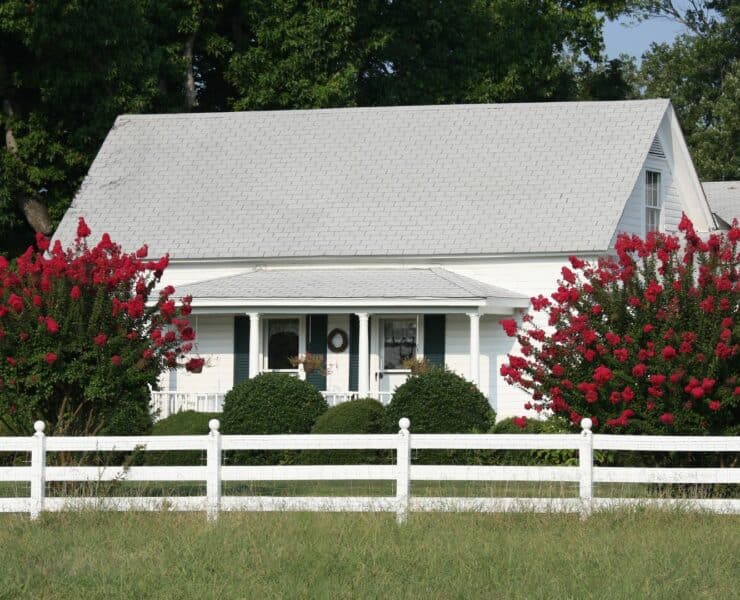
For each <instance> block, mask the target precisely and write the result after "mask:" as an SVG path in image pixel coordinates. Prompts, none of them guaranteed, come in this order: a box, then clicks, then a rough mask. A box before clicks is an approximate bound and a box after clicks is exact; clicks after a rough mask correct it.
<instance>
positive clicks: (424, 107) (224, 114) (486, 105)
mask: <svg viewBox="0 0 740 600" xmlns="http://www.w3.org/2000/svg"><path fill="white" fill-rule="evenodd" d="M669 102H670V100H669V99H667V98H638V99H634V100H558V101H553V102H480V103H460V104H401V105H394V106H343V107H332V108H290V109H284V110H274V109H273V110H233V111H218V112H180V113H123V114H120V115H118V117H117V118H116V122H118V120H119V119H120V120H131V119H137V120H138V119H223V118H230V117H246V116H252V115H306V114H331V113H340V112H386V111H387V112H390V111H410V112H413V111H443V110H470V109H476V108H477V109H498V110H501V109H508V108H525V107H526V108H531V107H540V106H542V107H544V106H547V107H553V106H573V105H581V106H583V105H596V106H607V105H611V106H613V105H623V106H630V105H632V106H634V105H638V104H660V103H664V104H667V103H669Z"/></svg>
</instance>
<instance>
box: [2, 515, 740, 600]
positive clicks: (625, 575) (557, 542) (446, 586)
mask: <svg viewBox="0 0 740 600" xmlns="http://www.w3.org/2000/svg"><path fill="white" fill-rule="evenodd" d="M0 554H1V555H2V560H0V582H2V584H1V585H2V587H1V588H0V597H2V598H31V597H33V598H48V599H51V598H198V599H200V598H527V599H530V598H599V599H601V598H615V599H618V598H629V599H630V600H633V599H638V598H670V599H671V600H673V599H677V598H722V599H732V598H740V592H739V591H738V590H739V587H738V576H739V574H740V517H737V516H712V515H707V514H699V513H692V514H689V513H681V512H675V511H674V512H653V511H642V512H641V511H638V512H613V513H603V514H597V515H594V516H593V517H592V518H590V519H589V520H587V521H585V522H583V521H581V520H579V518H578V517H577V516H568V515H483V514H412V515H411V516H410V519H409V522H408V523H407V525H405V526H402V527H398V526H397V525H396V524H395V522H394V517H393V516H392V515H386V514H317V513H313V514H312V513H282V514H275V513H267V514H257V513H232V514H223V515H222V516H221V518H220V520H219V521H218V523H217V524H215V525H208V524H207V523H206V522H205V518H204V516H203V514H173V513H167V514H165V513H161V514H160V513H155V514H139V513H94V512H81V513H64V514H46V515H44V516H43V517H42V518H41V519H40V521H38V522H30V521H29V520H28V519H26V518H24V517H20V516H16V515H2V516H0Z"/></svg>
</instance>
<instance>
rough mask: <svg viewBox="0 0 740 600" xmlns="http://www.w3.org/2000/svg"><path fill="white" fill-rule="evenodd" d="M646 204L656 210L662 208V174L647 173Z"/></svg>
mask: <svg viewBox="0 0 740 600" xmlns="http://www.w3.org/2000/svg"><path fill="white" fill-rule="evenodd" d="M645 204H646V205H647V206H651V207H654V208H658V207H659V206H660V173H657V172H655V171H646V172H645Z"/></svg>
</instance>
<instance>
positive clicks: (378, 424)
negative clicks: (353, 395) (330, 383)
mask: <svg viewBox="0 0 740 600" xmlns="http://www.w3.org/2000/svg"><path fill="white" fill-rule="evenodd" d="M384 419H385V409H384V408H383V405H382V404H381V403H380V402H378V401H377V400H375V399H373V398H360V399H358V400H350V401H349V402H342V403H341V404H337V405H336V406H332V407H331V408H330V409H329V410H327V411H326V412H325V413H324V414H323V415H321V416H320V417H319V418H318V419H317V420H316V424H315V425H314V426H313V428H312V430H311V433H382V432H383V429H384V427H385V420H384Z"/></svg>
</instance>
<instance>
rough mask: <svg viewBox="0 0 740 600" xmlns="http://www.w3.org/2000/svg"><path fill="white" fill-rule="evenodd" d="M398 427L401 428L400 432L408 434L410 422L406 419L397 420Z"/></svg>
mask: <svg viewBox="0 0 740 600" xmlns="http://www.w3.org/2000/svg"><path fill="white" fill-rule="evenodd" d="M398 426H399V427H400V428H401V432H405V433H408V431H409V427H411V421H409V420H408V419H407V418H406V417H401V418H400V419H399V420H398Z"/></svg>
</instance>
